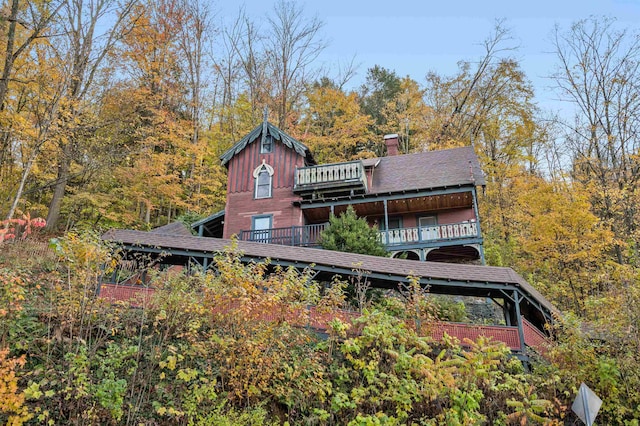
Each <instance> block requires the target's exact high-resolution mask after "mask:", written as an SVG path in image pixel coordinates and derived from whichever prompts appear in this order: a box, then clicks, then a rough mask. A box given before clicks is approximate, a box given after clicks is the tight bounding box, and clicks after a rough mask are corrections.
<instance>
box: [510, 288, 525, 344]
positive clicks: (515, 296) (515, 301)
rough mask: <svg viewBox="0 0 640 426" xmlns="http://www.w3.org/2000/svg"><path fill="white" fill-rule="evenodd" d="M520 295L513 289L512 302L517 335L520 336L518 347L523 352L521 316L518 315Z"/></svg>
mask: <svg viewBox="0 0 640 426" xmlns="http://www.w3.org/2000/svg"><path fill="white" fill-rule="evenodd" d="M520 300H521V299H520V295H519V294H518V291H517V290H514V291H513V304H514V307H515V313H516V321H517V323H518V336H520V349H521V350H522V353H523V354H524V353H525V352H526V345H525V343H524V326H523V325H522V316H521V315H520Z"/></svg>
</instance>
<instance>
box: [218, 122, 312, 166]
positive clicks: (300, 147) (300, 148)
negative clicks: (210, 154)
mask: <svg viewBox="0 0 640 426" xmlns="http://www.w3.org/2000/svg"><path fill="white" fill-rule="evenodd" d="M265 132H266V133H265ZM268 135H270V136H271V137H272V138H273V139H274V140H276V141H278V142H280V143H282V144H283V145H285V146H286V147H288V148H290V149H293V150H294V151H295V152H297V153H298V154H299V155H301V156H302V157H304V159H305V164H307V165H313V164H315V161H314V159H313V155H312V154H311V151H310V150H309V148H307V147H306V146H305V145H304V144H303V143H302V142H300V141H298V140H296V139H294V138H293V137H291V136H289V135H288V134H286V133H285V132H283V131H282V130H280V129H278V128H277V127H276V126H274V125H273V124H271V123H269V122H264V123H262V124H260V125H259V126H257V127H256V128H255V129H253V130H252V131H251V132H249V134H247V135H246V136H245V137H243V138H242V139H240V140H239V141H238V142H236V144H235V145H233V146H232V147H231V148H230V149H229V150H228V151H227V152H225V153H224V154H222V155H221V156H220V160H221V161H222V165H223V166H226V165H227V164H228V163H229V161H231V159H232V158H233V157H234V156H236V154H239V153H240V152H241V151H242V150H243V149H245V148H246V147H247V145H249V144H251V143H254V142H255V141H262V139H263V136H264V137H266V136H268Z"/></svg>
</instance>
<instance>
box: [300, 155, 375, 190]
mask: <svg viewBox="0 0 640 426" xmlns="http://www.w3.org/2000/svg"><path fill="white" fill-rule="evenodd" d="M293 192H294V193H296V194H299V195H302V196H304V195H312V194H325V195H344V194H356V193H365V192H367V178H366V176H365V173H364V165H363V164H362V161H349V162H346V163H333V164H323V165H320V166H311V167H301V168H299V169H296V174H295V184H294V187H293Z"/></svg>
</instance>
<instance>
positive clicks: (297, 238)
mask: <svg viewBox="0 0 640 426" xmlns="http://www.w3.org/2000/svg"><path fill="white" fill-rule="evenodd" d="M327 225H328V223H320V224H316V225H305V226H290V227H288V228H271V229H261V230H253V231H240V234H239V235H238V238H239V239H240V240H242V241H255V242H258V243H269V244H280V245H285V246H297V247H313V246H317V245H319V243H318V238H319V237H320V233H321V232H322V231H324V230H325V228H326V227H327Z"/></svg>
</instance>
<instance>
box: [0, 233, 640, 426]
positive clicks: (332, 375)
mask: <svg viewBox="0 0 640 426" xmlns="http://www.w3.org/2000/svg"><path fill="white" fill-rule="evenodd" d="M52 245H53V248H52V249H50V250H44V249H43V248H42V244H32V243H29V242H28V241H25V242H22V243H12V244H8V245H4V246H3V247H2V252H1V255H0V271H1V272H2V273H1V274H0V277H1V278H0V279H1V280H2V286H0V288H1V289H2V293H0V298H1V300H2V306H5V308H4V309H2V310H0V347H2V348H4V349H3V350H2V352H0V384H1V386H0V401H2V404H0V420H2V421H8V423H9V424H23V422H26V423H27V424H31V423H33V424H41V423H48V424H135V425H138V424H202V425H206V424H229V425H246V424H254V425H261V424H282V423H283V422H289V424H336V425H340V424H352V425H373V424H386V425H393V424H425V425H428V424H431V425H456V424H457V425H476V424H495V425H500V424H503V425H506V424H514V425H515V424H562V423H563V422H565V421H566V422H568V423H570V422H572V421H573V419H574V417H573V414H572V413H571V412H570V410H569V407H570V404H571V402H572V400H573V397H574V395H575V390H576V389H577V387H578V386H579V384H580V382H581V381H583V380H584V381H588V382H589V383H590V385H591V386H592V387H593V389H594V390H595V391H596V392H597V393H599V394H600V395H606V398H604V399H605V403H604V405H603V411H602V412H601V414H600V416H601V417H600V418H599V419H600V421H601V422H602V423H603V424H623V422H624V421H625V420H626V421H629V420H631V419H632V418H634V417H637V416H638V413H637V411H634V410H637V402H638V394H637V393H636V392H637V389H638V387H637V385H638V381H637V376H632V375H629V373H630V370H628V369H624V364H623V363H624V362H630V361H632V360H630V359H625V358H624V357H620V358H618V359H616V358H613V357H611V356H609V355H608V354H607V353H606V350H603V348H600V347H598V346H597V345H594V344H593V343H591V342H590V341H589V340H587V339H585V338H584V337H583V336H581V335H580V333H579V331H578V329H577V328H575V327H574V326H573V325H572V324H571V323H570V322H566V323H565V322H563V323H562V326H563V327H562V329H559V330H557V333H558V342H557V343H556V344H554V345H552V346H550V348H549V349H548V351H547V352H546V354H545V357H544V358H541V359H539V360H538V361H535V358H534V364H533V371H531V372H527V371H525V369H524V367H523V364H522V363H521V362H520V361H519V360H518V359H517V358H512V357H511V356H510V351H509V349H508V348H506V347H505V346H504V345H502V344H496V343H492V342H490V341H487V340H486V339H480V340H478V341H476V342H470V341H467V342H457V341H455V340H453V339H452V338H450V337H447V336H445V338H444V339H443V340H442V341H434V340H433V339H431V338H429V337H424V336H425V335H428V332H427V333H424V331H425V330H422V331H423V332H421V330H419V329H418V330H417V329H416V328H415V326H412V325H411V324H422V327H427V328H428V327H429V323H430V322H433V321H434V320H436V319H438V315H439V309H438V307H437V306H436V305H434V303H433V301H432V299H430V298H429V297H427V295H426V294H425V293H423V292H421V291H413V292H408V293H406V294H405V297H404V298H402V299H396V298H393V299H385V300H384V302H383V303H378V304H376V305H371V304H369V305H368V306H367V307H366V308H365V309H364V311H363V315H362V316H361V317H360V318H359V319H357V320H355V324H354V325H349V324H348V323H346V322H343V321H340V320H339V319H334V320H333V321H331V323H330V327H329V329H328V330H327V334H326V336H322V335H319V334H317V333H315V332H314V331H313V330H311V329H307V328H300V327H295V326H292V324H291V323H290V322H288V321H287V319H291V318H292V315H298V316H303V317H304V315H305V312H307V311H306V308H307V307H308V306H309V305H316V306H317V307H318V309H319V310H322V311H323V312H326V313H327V314H328V315H329V316H332V315H331V312H333V311H334V310H335V309H336V308H337V307H342V306H343V305H344V295H343V293H342V289H343V288H344V287H345V284H344V283H339V282H336V283H334V284H333V285H332V286H331V287H329V288H327V289H325V291H322V292H321V291H320V288H319V286H318V284H317V283H315V282H313V281H310V280H309V279H310V274H308V273H306V272H303V273H300V272H298V271H296V270H294V269H289V270H279V271H278V272H277V273H276V274H273V275H267V274H266V264H249V265H243V264H242V263H241V262H240V260H239V256H238V253H236V252H234V249H233V247H229V249H228V251H227V252H226V253H221V254H220V255H219V256H218V257H217V258H216V270H217V273H215V274H214V273H207V274H202V273H200V274H199V273H196V274H191V275H184V274H183V273H182V272H178V271H166V272H163V273H157V274H155V275H154V277H153V278H152V285H153V286H154V287H156V288H157V289H159V290H158V291H157V292H156V293H155V295H154V296H153V297H152V298H151V299H149V300H146V301H142V300H139V301H137V302H135V305H136V306H137V307H130V306H128V304H126V303H117V304H116V305H113V304H111V303H110V302H108V301H106V300H103V299H100V298H96V297H95V293H96V290H97V283H98V282H99V278H100V275H101V274H102V273H103V272H105V271H104V266H105V265H107V268H109V265H113V262H114V261H115V260H116V259H115V257H114V254H113V253H114V251H113V248H112V247H108V246H105V245H103V244H102V243H100V242H98V240H97V239H96V238H95V237H93V236H91V234H75V233H70V234H68V235H67V236H66V237H64V238H61V239H59V240H56V241H54V243H53V244H52ZM36 249H38V250H40V253H38V255H37V256H29V254H30V252H31V253H35V252H34V250H36ZM106 272H108V270H107V271H106ZM414 290H417V289H414ZM321 293H322V294H321ZM230 300H233V301H234V302H233V303H230ZM300 308H302V309H300ZM408 312H410V313H411V315H410V316H409V317H406V316H404V315H407V314H406V313H408ZM265 313H268V315H269V316H270V317H271V318H272V319H273V320H272V321H264V320H263V318H264V316H265ZM394 313H395V314H394ZM398 313H404V314H401V315H400V316H398V315H399V314H398ZM302 319H303V318H302ZM417 319H419V320H420V321H415V320H417ZM300 320H301V319H300V318H298V319H296V320H295V321H294V322H295V323H296V324H299V323H300ZM407 320H410V321H408V322H407ZM427 331H428V330H427ZM461 343H463V344H464V346H465V348H464V349H462V347H461V346H460V344H461ZM630 355H631V354H630ZM623 374H624V376H623ZM626 424H633V423H628V422H627V423H626Z"/></svg>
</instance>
